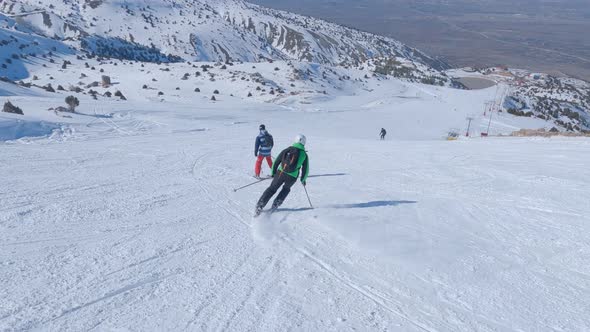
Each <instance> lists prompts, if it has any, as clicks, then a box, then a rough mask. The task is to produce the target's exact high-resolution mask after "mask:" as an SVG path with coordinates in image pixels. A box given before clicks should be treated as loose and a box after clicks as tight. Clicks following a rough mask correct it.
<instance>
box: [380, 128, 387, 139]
mask: <svg viewBox="0 0 590 332" xmlns="http://www.w3.org/2000/svg"><path fill="white" fill-rule="evenodd" d="M385 135H387V130H385V128H381V132H380V133H379V136H380V137H381V140H384V139H385Z"/></svg>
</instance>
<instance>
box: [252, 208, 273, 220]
mask: <svg viewBox="0 0 590 332" xmlns="http://www.w3.org/2000/svg"><path fill="white" fill-rule="evenodd" d="M277 210H278V208H270V209H268V210H262V209H260V210H258V209H256V211H254V218H257V217H259V216H260V215H261V214H263V213H268V214H273V213H275V212H277Z"/></svg>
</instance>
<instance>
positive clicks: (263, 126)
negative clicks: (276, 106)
mask: <svg viewBox="0 0 590 332" xmlns="http://www.w3.org/2000/svg"><path fill="white" fill-rule="evenodd" d="M258 129H259V130H266V126H265V125H263V124H261V125H260V127H258Z"/></svg>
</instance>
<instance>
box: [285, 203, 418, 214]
mask: <svg viewBox="0 0 590 332" xmlns="http://www.w3.org/2000/svg"><path fill="white" fill-rule="evenodd" d="M416 203H418V202H417V201H371V202H365V203H353V204H333V205H325V206H318V207H316V209H367V208H377V207H385V206H398V205H402V204H416ZM308 210H312V208H310V207H305V208H296V209H290V208H283V209H282V208H279V209H277V212H280V211H283V212H299V211H308Z"/></svg>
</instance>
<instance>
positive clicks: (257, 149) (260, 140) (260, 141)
mask: <svg viewBox="0 0 590 332" xmlns="http://www.w3.org/2000/svg"><path fill="white" fill-rule="evenodd" d="M258 129H259V130H260V133H259V134H258V136H257V137H256V143H255V145H254V156H255V157H257V158H256V164H255V165H254V176H255V177H256V178H259V177H260V171H261V169H262V160H263V159H266V162H267V163H268V167H270V168H272V157H271V152H272V148H273V146H274V140H273V138H272V135H271V134H269V133H268V131H266V126H265V125H263V124H261V125H260V127H258Z"/></svg>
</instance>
